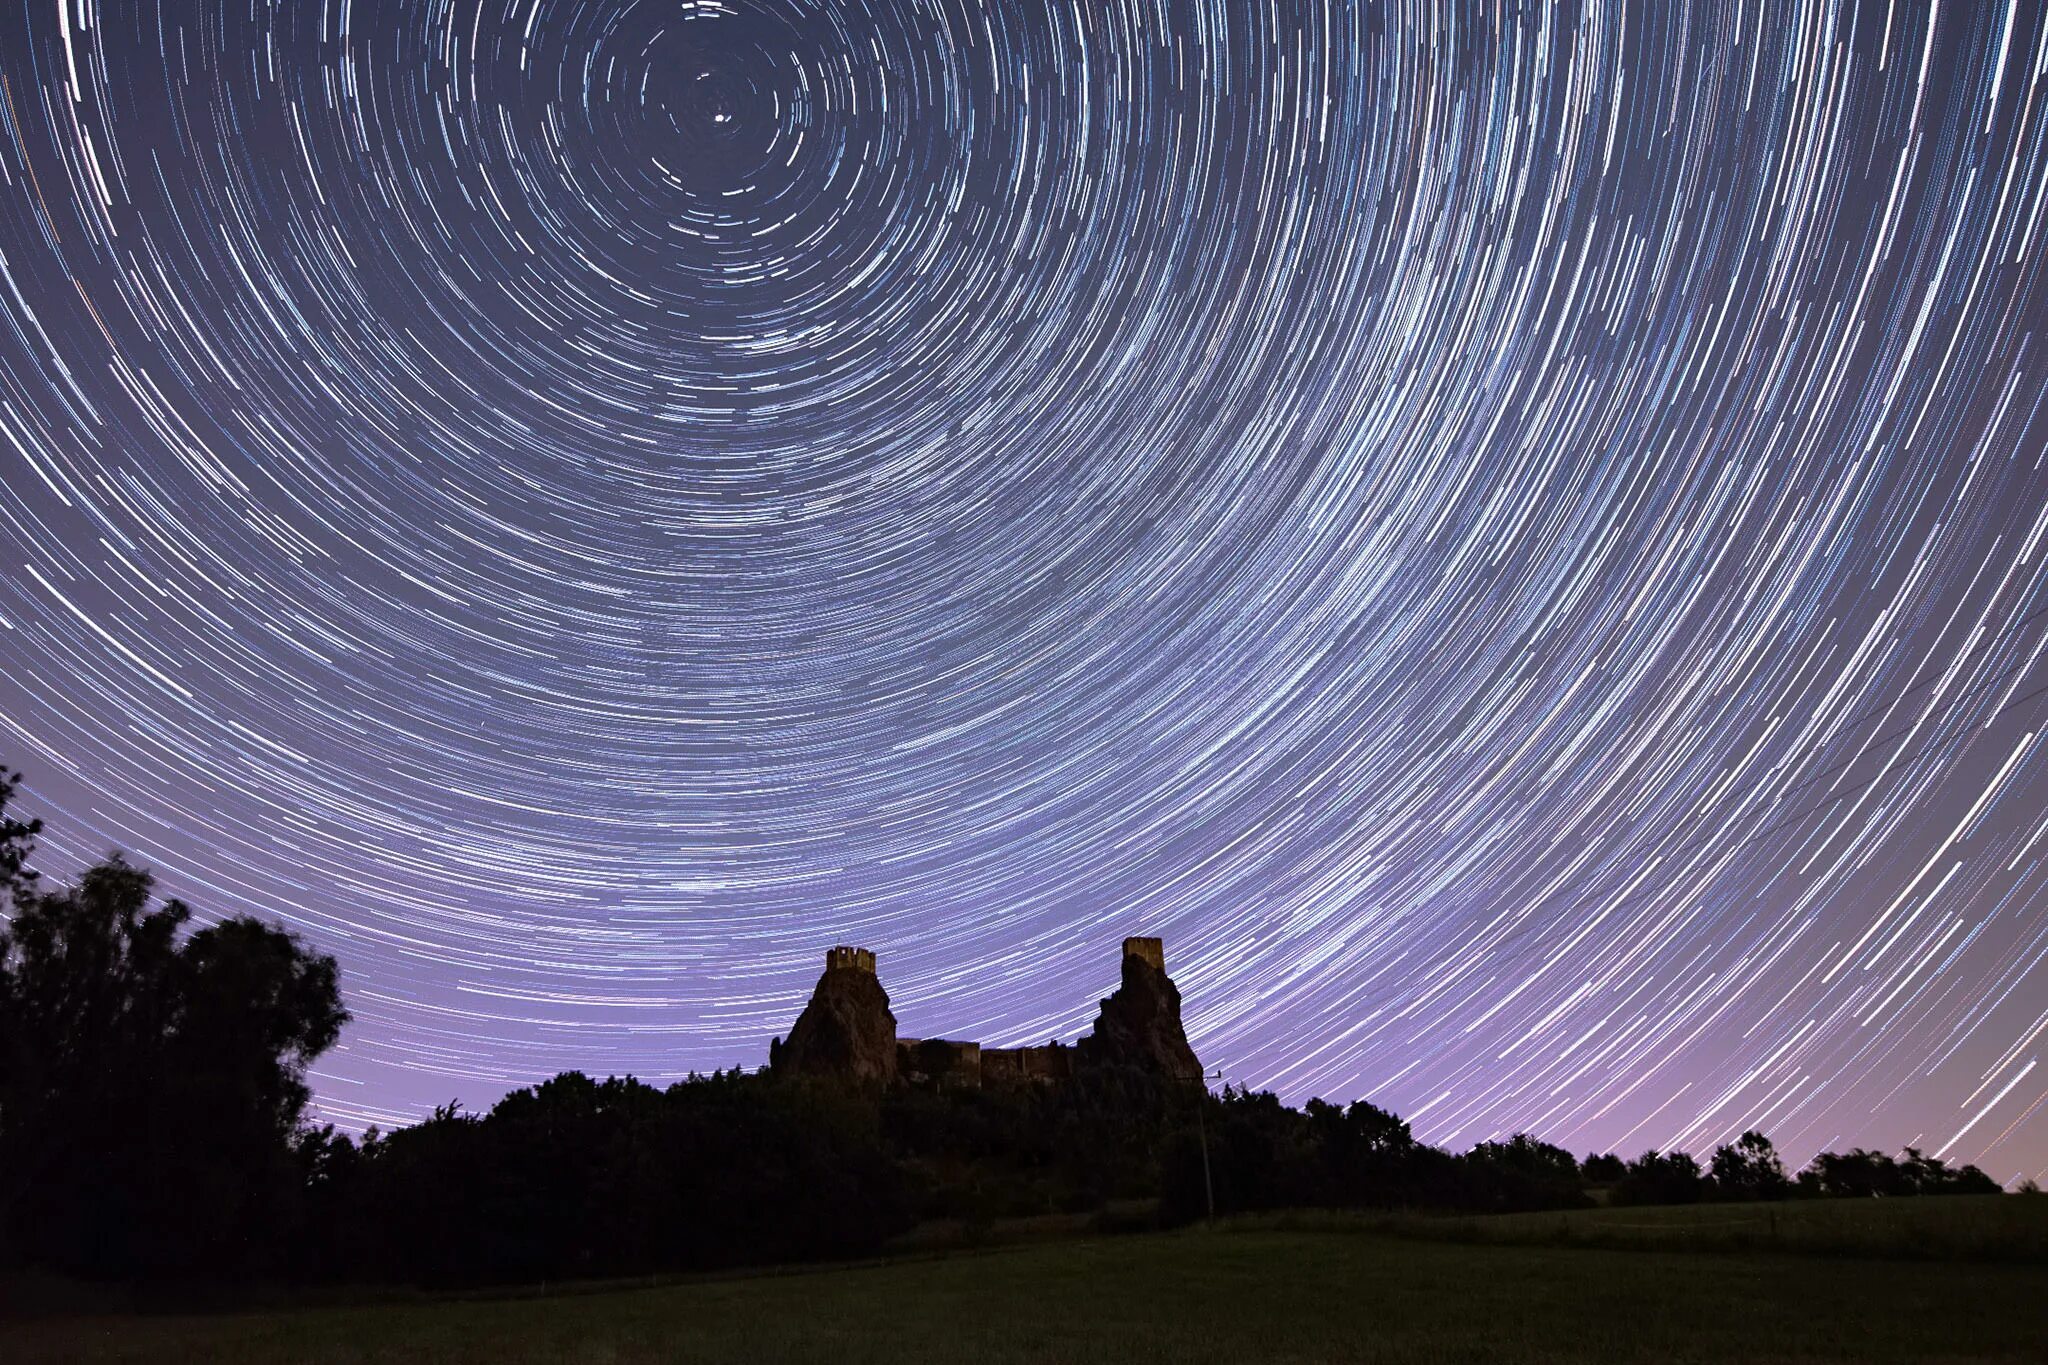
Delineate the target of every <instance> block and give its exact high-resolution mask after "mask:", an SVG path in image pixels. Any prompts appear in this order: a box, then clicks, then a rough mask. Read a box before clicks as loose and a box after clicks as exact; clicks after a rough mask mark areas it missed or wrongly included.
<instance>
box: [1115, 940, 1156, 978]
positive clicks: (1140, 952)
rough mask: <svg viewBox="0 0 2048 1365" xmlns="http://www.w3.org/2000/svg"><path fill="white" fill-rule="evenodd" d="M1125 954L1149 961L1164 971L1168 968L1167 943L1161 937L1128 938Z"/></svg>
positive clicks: (1125, 941)
mask: <svg viewBox="0 0 2048 1365" xmlns="http://www.w3.org/2000/svg"><path fill="white" fill-rule="evenodd" d="M1124 956H1125V957H1135V958H1137V959H1138V960H1139V961H1140V962H1149V963H1151V964H1152V965H1153V966H1154V967H1157V968H1158V969H1159V970H1160V971H1162V972H1163V971H1165V970H1166V944H1165V943H1164V942H1163V941H1161V940H1159V939H1156V938H1127V939H1125V940H1124Z"/></svg>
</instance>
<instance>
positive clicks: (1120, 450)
mask: <svg viewBox="0 0 2048 1365" xmlns="http://www.w3.org/2000/svg"><path fill="white" fill-rule="evenodd" d="M2044 261H2048V22H2044V18H2043V16H2042V14H2041V13H2040V11H2039V9H2038V7H2036V6H2031V5H2026V4H2021V3H2018V0H2007V3H2002V4H2001V3H1987V4H1982V5H1949V6H1944V7H1941V8H1940V9H1938V10H1937V9H1934V8H1933V7H1931V6H1921V5H1914V4H1877V3H1872V4H1852V3H1825V2H1823V0H1806V2H1805V3H1789V2H1788V3H1767V4H1766V3H1740V2H1739V0H1700V2H1698V3H1656V4H1639V5H1637V4H1631V5H1623V4H1618V3H1598V2H1591V0H1589V2H1588V3H1582V4H1559V5H1519V6H1481V5H1476V4H1474V5H1466V4H1457V5H1435V4H1422V3H1416V2H1415V0H1397V2H1396V3H1389V4H1372V5H1367V4H1364V3H1343V2H1340V0H1257V2H1256V3H1245V2H1244V0H1072V2H1071V3H1039V2H1034V0H405V2H404V3H399V0H318V2H317V3H316V2H315V0H292V2H291V3H284V2H283V0H178V2H177V3H170V2H169V0H156V2H155V3H151V2H150V0H138V3H134V4H121V5H107V4H102V3H98V0H34V2H33V3H28V4H25V5H22V6H18V7H15V8H14V9H13V10H11V12H10V14H9V15H8V16H7V17H6V18H5V19H4V20H0V324H4V325H0V482H4V487H0V754H4V756H5V757H6V759H7V760H8V761H9V762H10V763H11V764H12V765H14V766H16V767H20V768H23V769H25V770H26V771H27V773H28V775H29V779H30V789H31V804H33V805H35V806H36V807H38V808H39V809H40V810H41V811H42V813H44V814H45V815H47V816H48V817H49V820H50V824H51V827H52V834H51V837H50V838H49V840H48V841H47V844H46V850H45V851H46V861H48V862H50V863H51V864H52V865H53V866H54V867H55V868H56V870H60V871H61V870H63V869H64V868H75V867H76V866H78V864H79V863H80V861H81V860H83V859H85V858H88V857H91V856H94V855H96V854H97V853H99V852H102V851H104V850H105V849H106V848H108V847H111V846H114V845H119V846H122V847H125V848H128V849H130V850H132V851H134V852H135V853H136V854H138V855H139V856H141V857H142V858H144V859H145V860H147V861H149V862H150V863H152V864H153V865H155V866H157V867H159V868H160V869H161V871H162V874H163V878H164V881H165V883H166V885H167V887H168V888H169V889H172V890H174V891H176V892H178V893H181V894H184V895H186V896H188V897H190V898H191V899H192V900H194V901H195V902H196V903H197V904H198V905H199V906H200V907H201V909H202V911H203V912H204V913H206V914H214V915H225V914H232V913H243V912H255V913H259V914H264V915H269V916H274V917H278V918H280V919H282V920H283V921H285V922H286V923H288V924H289V925H290V926H292V927H293V928H295V929H296V930H298V931H299V932H301V933H303V934H304V935H305V936H306V937H307V938H308V939H309V940H311V941H312V942H313V943H315V944H317V945H318V946H319V947H320V948H322V949H324V950H327V951H331V952H333V953H334V954H336V956H337V957H338V958H339V959H340V961H341V964H342V967H343V972H344V982H345V989H346V993H347V996H348V1001H349V1004H350V1007H351V1008H352V1009H353V1011H354V1013H355V1023H354V1024H353V1026H352V1028H351V1030H350V1031H349V1034H348V1036H347V1039H346V1041H345V1043H344V1045H343V1046H342V1047H341V1048H340V1049H338V1050H337V1051H336V1052H335V1053H333V1054H331V1055H330V1056H329V1057H327V1058H326V1059H324V1060H323V1063H322V1066H321V1069H320V1072H319V1074H318V1077H317V1083H318V1088H319V1098H320V1104H321V1106H322V1107H323V1109H324V1111H325V1113H326V1114H327V1115H329V1116H330V1117H332V1118H335V1119H337V1120H339V1121H342V1122H345V1123H357V1124H359V1123H364V1122H369V1121H373V1120H376V1121H383V1122H387V1123H388V1122H391V1121H394V1120H402V1119H405V1118H407V1117H415V1116H418V1115H420V1114H421V1113H423V1112H424V1111H425V1110H426V1109H427V1108H428V1107H430V1106H431V1105H433V1104H434V1103H437V1102H440V1101H443V1100H445V1099H447V1098H448V1097H449V1096H451V1095H460V1096H461V1097H463V1098H464V1099H465V1100H468V1101H469V1102H470V1103H472V1104H473V1105H474V1104H481V1103H487V1102H488V1101H489V1100H490V1099H491V1098H493V1097H494V1096H495V1094H496V1093H498V1092H499V1091H501V1090H502V1089H504V1088H505V1087H507V1086H511V1085H516V1084H523V1083H526V1082H529V1081H531V1080H534V1079H537V1078H539V1077H541V1076H544V1075H546V1074H549V1073H552V1072H554V1071H556V1070H560V1069H565V1068H570V1067H576V1068H581V1069H584V1070H588V1071H593V1072H597V1073H600V1074H602V1073H605V1072H614V1071H616V1072H627V1071H631V1072H635V1073H637V1074H640V1075H642V1076H646V1077H652V1078H666V1077H670V1076H676V1075H680V1074H682V1073H685V1072H687V1071H689V1070H692V1069H699V1070H703V1069H709V1068H711V1067H714V1066H721V1065H731V1064H734V1063H746V1064H749V1065H752V1064H758V1063H759V1062H760V1060H761V1059H762V1058H763V1057H764V1055H765V1050H766V1044H767V1041H768V1038H769V1036H770V1035H771V1034H774V1033H778V1032H782V1031H784V1030H786V1028H787V1025H788V1022H789V1020H790V1019H791V1018H792V1017H793V1016H794V1014H795V1011H796V1009H797V1006H798V1004H799V1003H800V1001H801V998H802V995H803V993H804V991H805V990H806V989H807V988H808V985H809V982H810V980H811V979H812V977H813V976H814V975H815V972H816V969H817V966H818V955H819V953H820V952H821V951H822V950H823V948H824V947H825V946H826V945H828V944H830V943H834V942H853V943H861V944H865V945H867V946H870V947H872V948H874V949H876V950H877V951H878V952H879V954H880V956H881V960H882V971H883V975H884V979H885V981H886V982H887V984H888V985H889V987H890V989H891V991H892V994H893V995H894V997H895V1002H896V1010H897V1013H898V1015H899V1017H900V1018H901V1019H902V1020H903V1024H904V1028H905V1030H906V1031H907V1032H910V1033H915V1034H922V1035H925V1036H934V1035H940V1034H943V1035H946V1036H954V1037H978V1038H981V1039H983V1040H985V1041H988V1042H992V1043H1004V1042H1024V1041H1040V1040H1042V1039H1044V1038H1046V1037H1049V1036H1067V1037H1071V1036H1073V1034H1074V1033H1076V1032H1077V1031H1079V1030H1080V1029H1081V1028H1082V1027H1083V1026H1084V1025H1085V1023H1086V1020H1087V1019H1088V1017H1089V1016H1090V1015H1091V1014H1092V1010H1093V1002H1094V999H1095V998H1096V997H1097V996H1098V995H1100V994H1102V993H1103V992H1104V991H1105V990H1106V989H1107V988H1108V986H1109V985H1110V983H1111V981H1112V980H1113V975H1114V971H1115V961H1114V954H1115V945H1116V943H1117V941H1118V939H1119V938H1121V937H1122V936H1123V935H1124V934H1125V933H1130V932H1149V933H1156V934H1160V935H1163V936H1164V937H1165V939H1166V941H1167V952H1168V960H1169V962H1168V965H1169V967H1170V968H1171V969H1172V970H1173V972H1174V973H1175V975H1176V977H1177V978H1178V980H1179V981H1180V983H1181V985H1182V987H1183V990H1184V991H1185V992H1186V994H1187V997H1188V1001H1189V1016H1188V1024H1189V1032H1190V1034H1191V1036H1192V1038H1193V1041H1194V1042H1195V1044H1196V1046H1197V1049H1198V1050H1199V1051H1200V1052H1201V1054H1202V1056H1203V1057H1204V1058H1205V1059H1206V1060H1207V1061H1208V1062H1209V1063H1210V1064H1212V1065H1218V1066H1221V1067H1222V1068H1223V1070H1224V1071H1225V1073H1226V1074H1227V1075H1228V1076H1229V1077H1230V1078H1231V1079H1232V1080H1233V1081H1238V1082H1249V1083H1252V1084H1255V1085H1260V1086H1268V1087H1272V1088H1275V1089H1278V1090H1280V1091H1281V1092H1282V1093H1283V1094H1285V1095H1287V1096H1289V1097H1291V1098H1297V1099H1298V1098H1302V1097H1305V1096H1307V1095H1309V1094H1322V1095H1325V1096H1330V1097H1336V1098H1343V1099H1348V1098H1352V1097H1357V1096H1369V1097H1371V1098H1373V1099H1375V1100H1377V1101H1378V1102H1379V1103H1381V1104H1383V1105H1387V1106H1390V1107H1393V1108H1395V1109H1398V1110H1399V1111H1401V1112H1402V1113H1403V1114H1405V1115H1407V1116H1409V1117H1410V1118H1411V1119H1413V1121H1414V1122H1415V1125H1416V1128H1417V1131H1418V1132H1419V1133H1420V1134H1421V1135H1422V1136H1424V1137H1427V1138H1429V1139H1431V1140H1434V1141H1439V1142H1445V1143H1451V1144H1457V1145H1462V1144H1464V1143H1468V1142H1472V1141H1477V1140H1480V1139H1483V1138H1488V1137H1492V1136H1496V1135H1502V1134H1505V1133H1508V1132H1512V1131H1515V1130H1522V1129H1526V1130H1531V1131H1534V1132H1537V1133H1538V1134H1540V1135H1542V1136H1544V1137H1546V1138H1548V1139H1550V1140H1552V1141H1557V1142H1561V1143H1565V1144H1568V1145H1570V1146H1572V1147H1573V1148H1575V1149H1579V1150H1588V1149H1604V1148H1608V1147H1619V1148H1622V1149H1624V1150H1640V1149H1641V1148H1642V1147H1645V1146H1649V1145H1653V1144H1656V1145H1664V1144H1677V1145H1684V1146H1689V1147H1692V1148H1694V1149H1695V1150H1699V1149H1703V1148H1705V1147H1708V1146H1710V1145H1711V1144H1713V1143H1715V1142H1717V1141H1721V1140H1725V1139H1726V1138H1728V1137H1730V1136H1732V1135H1733V1134H1735V1133H1737V1132H1739V1131H1741V1130H1742V1129H1743V1128H1747V1127H1760V1128H1764V1129H1766V1130H1768V1131H1770V1132H1771V1133H1772V1134H1773V1135H1774V1136H1776V1137H1777V1139H1778V1141H1779V1142H1780V1145H1781V1146H1783V1147H1785V1148H1786V1149H1787V1151H1788V1153H1790V1154H1791V1155H1793V1156H1795V1157H1803V1156H1804V1155H1805V1154H1807V1153H1810V1152H1811V1151H1813V1150H1815V1149H1817V1148H1820V1147H1824V1146H1831V1145H1844V1144H1849V1143H1860V1144H1867V1145H1873V1146H1880V1147H1886V1146H1895V1145H1897V1144H1900V1143H1904V1142H1908V1141H1911V1142H1914V1143H1916V1144H1918V1145H1920V1146H1923V1147H1925V1148H1927V1149H1929V1150H1932V1151H1938V1152H1940V1153H1942V1154H1943V1155H1946V1156H1949V1157H1950V1158H1952V1159H1959V1160H1974V1161H1979V1162H1981V1163H1983V1164H1984V1165H1985V1166H1986V1167H1987V1169H1989V1170H1992V1171H1993V1172H1994V1173H1996V1174H1997V1175H1999V1176H2000V1177H2001V1178H2010V1177H2013V1176H2016V1175H2027V1174H2040V1173H2042V1172H2043V1170H2044V1167H2048V1112H2044V1104H2043V1101H2044V1099H2048V1070H2044V1069H2039V1068H2038V1065H2037V1063H2038V1059H2039V1058H2040V1056H2041V1055H2042V1053H2043V1051H2044V1049H2048V964H2044V961H2043V959H2044V956H2048V864H2044V860H2048V741H2044V740H2043V738H2042V736H2041V730H2042V728H2043V726H2044V725H2048V663H2044V661H2043V658H2042V655H2043V652H2044V650H2048V569H2044V560H2048V471H2044V468H2043V460H2044V449H2048V411H2044V404H2048V356H2044V347H2048V337H2044V335H2043V329H2044V324H2048V282H2044V278H2043V270H2044V266H2043V262H2044Z"/></svg>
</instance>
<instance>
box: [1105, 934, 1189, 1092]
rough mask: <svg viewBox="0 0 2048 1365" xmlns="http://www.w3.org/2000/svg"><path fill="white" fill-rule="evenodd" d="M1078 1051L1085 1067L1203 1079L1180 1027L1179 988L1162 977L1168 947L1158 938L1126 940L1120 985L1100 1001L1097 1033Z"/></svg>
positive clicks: (1187, 1079)
mask: <svg viewBox="0 0 2048 1365" xmlns="http://www.w3.org/2000/svg"><path fill="white" fill-rule="evenodd" d="M1077 1046H1078V1048H1079V1051H1080V1054H1081V1058H1082V1060H1083V1061H1085V1062H1090V1063H1095V1064H1099V1065H1100V1064H1106V1065H1116V1066H1130V1067H1137V1068H1139V1069H1141V1070H1145V1071H1154V1072H1158V1073H1159V1074H1161V1075H1164V1076H1167V1077H1169V1078H1171V1079H1173V1080H1176V1081H1189V1082H1195V1081H1199V1080H1201V1078H1202V1063H1201V1060H1200V1059H1199V1058H1197V1057H1196V1056H1195V1050H1194V1049H1193V1048H1192V1047H1189V1046H1188V1035H1187V1030H1186V1029H1185V1028H1183V1027H1182V1026H1181V1021H1180V989H1179V988H1178V987H1177V986H1175V985H1174V984H1173V978H1172V977H1170V976H1168V975H1167V974H1166V947H1165V945H1164V944H1162V943H1161V942H1160V941H1159V940H1158V939H1156V938H1127V939H1125V940H1124V953H1123V981H1122V984H1120V985H1119V986H1118V987H1117V988H1116V991H1115V992H1114V993H1113V994H1112V995H1110V996H1109V997H1108V998H1107V999H1105V1000H1104V1001H1103V1002H1102V1013H1101V1014H1099V1015H1098V1016H1096V1020H1095V1031H1094V1032H1093V1033H1091V1034H1089V1035H1088V1036H1087V1037H1086V1038H1083V1039H1082V1040H1081V1041H1080V1043H1079V1044H1078V1045H1077Z"/></svg>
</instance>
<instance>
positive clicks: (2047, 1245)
mask: <svg viewBox="0 0 2048 1365" xmlns="http://www.w3.org/2000/svg"><path fill="white" fill-rule="evenodd" d="M1245 1226H1248V1227H1265V1228H1270V1229H1272V1230H1276V1231H1300V1232H1309V1231H1331V1232H1341V1231H1345V1230H1351V1231H1367V1232H1385V1233H1393V1234H1396V1235H1399V1236H1404V1237H1423V1238H1427V1239H1429V1240H1432V1241H1456V1242H1486V1243H1494V1244H1500V1245H1512V1246H1559V1247H1612V1248H1617V1249H1634V1250H1644V1251H1765V1252H1798V1253H1802V1254H1808V1255H1828V1256H1863V1257H1883V1258H1893V1259H1909V1260H1964V1261H2000V1262H2033V1263H2036V1264H2039V1265H2048V1196H2042V1197H2033V1196H2013V1195H1996V1194H1988V1195H1968V1196H1952V1197H1943V1198H1939V1199H1804V1200H1791V1201H1787V1202H1785V1203H1777V1204H1687V1205H1677V1206H1666V1207H1660V1208H1612V1209H1573V1210H1570V1211H1567V1212H1552V1213H1510V1214H1495V1215H1491V1216H1480V1217H1455V1216H1444V1215H1431V1214H1372V1213H1340V1212H1318V1211H1304V1212H1300V1213H1280V1214H1269V1215H1262V1216H1260V1217H1258V1218H1255V1219H1253V1220H1250V1221H1249V1222H1247V1223H1246V1224H1245ZM2044 1358H2048V1357H2044Z"/></svg>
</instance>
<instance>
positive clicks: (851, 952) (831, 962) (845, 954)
mask: <svg viewBox="0 0 2048 1365" xmlns="http://www.w3.org/2000/svg"><path fill="white" fill-rule="evenodd" d="M825 970H826V971H828V972H866V973H867V974H868V975H869V976H873V975H874V974H875V955H874V953H873V951H871V950H870V949H867V948H849V947H846V946H845V945H844V944H841V945H840V946H838V947H835V948H827V949H826V950H825Z"/></svg>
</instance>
